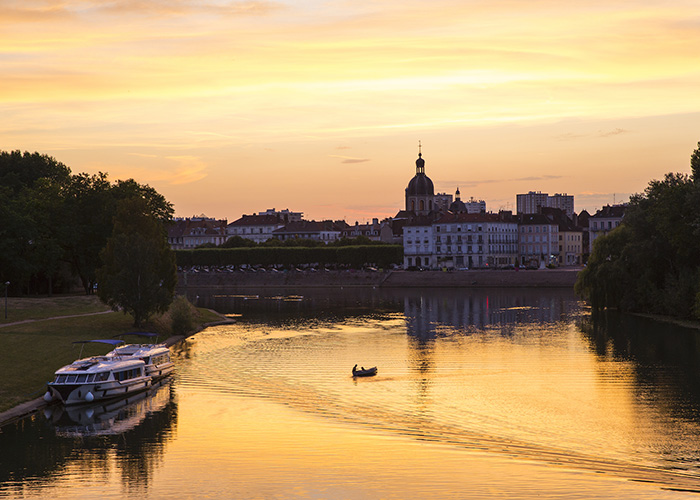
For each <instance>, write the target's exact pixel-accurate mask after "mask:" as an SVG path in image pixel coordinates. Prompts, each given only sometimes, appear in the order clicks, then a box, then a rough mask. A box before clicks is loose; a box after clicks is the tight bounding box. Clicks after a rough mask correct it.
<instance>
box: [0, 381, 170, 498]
mask: <svg viewBox="0 0 700 500" xmlns="http://www.w3.org/2000/svg"><path fill="white" fill-rule="evenodd" d="M171 386H172V384H171V383H170V380H165V381H164V382H163V383H162V384H160V385H159V386H158V387H154V388H153V389H152V390H150V391H148V392H144V393H142V394H140V395H135V396H133V397H130V398H128V399H124V400H115V401H112V402H108V403H104V404H103V405H93V406H79V407H75V408H64V407H63V406H62V405H54V406H51V407H49V408H48V409H46V410H45V412H43V413H40V414H37V415H34V416H33V417H31V418H26V419H24V420H21V421H19V422H16V423H14V424H10V425H7V426H4V427H3V428H2V432H1V433H0V450H2V453H1V454H0V493H2V494H8V493H9V494H20V493H21V492H24V493H23V494H22V496H24V494H25V493H31V491H32V490H35V489H36V490H40V489H41V488H42V487H44V486H45V485H46V484H47V482H48V481H51V480H55V479H58V478H62V479H63V480H65V479H67V478H68V477H70V476H75V477H79V476H81V475H88V476H90V475H92V474H98V475H103V474H108V473H109V471H110V470H113V469H114V470H118V471H119V473H120V475H121V478H122V484H123V486H124V488H125V490H127V491H130V492H133V491H136V490H142V489H145V488H147V486H148V482H149V478H150V477H151V475H152V473H153V471H154V470H155V469H156V468H157V467H158V466H159V464H160V462H161V461H162V459H163V456H164V454H165V445H166V443H167V442H168V441H169V440H170V439H171V437H172V435H173V432H174V429H175V427H176V425H177V404H176V402H175V398H174V393H173V392H172V391H171ZM25 490H26V491H25Z"/></svg>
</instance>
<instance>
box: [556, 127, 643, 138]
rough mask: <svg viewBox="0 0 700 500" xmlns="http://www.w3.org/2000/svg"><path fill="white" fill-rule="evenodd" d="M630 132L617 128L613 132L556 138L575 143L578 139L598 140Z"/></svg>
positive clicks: (601, 131)
mask: <svg viewBox="0 0 700 500" xmlns="http://www.w3.org/2000/svg"><path fill="white" fill-rule="evenodd" d="M629 132H630V131H629V130H627V129H624V128H620V127H616V128H614V129H612V130H598V132H596V133H595V134H593V133H589V134H575V133H573V132H566V133H564V134H560V135H557V136H554V138H555V139H556V140H558V141H573V140H577V139H590V138H597V137H612V136H615V135H620V134H628V133H629Z"/></svg>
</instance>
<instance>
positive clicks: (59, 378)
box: [56, 375, 66, 384]
mask: <svg viewBox="0 0 700 500" xmlns="http://www.w3.org/2000/svg"><path fill="white" fill-rule="evenodd" d="M56 383H57V384H65V383H66V376H65V375H57V376H56Z"/></svg>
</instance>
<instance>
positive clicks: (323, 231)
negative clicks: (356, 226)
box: [272, 220, 349, 244]
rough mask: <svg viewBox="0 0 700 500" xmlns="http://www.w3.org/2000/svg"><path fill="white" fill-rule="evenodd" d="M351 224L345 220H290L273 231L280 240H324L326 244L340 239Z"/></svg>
mask: <svg viewBox="0 0 700 500" xmlns="http://www.w3.org/2000/svg"><path fill="white" fill-rule="evenodd" d="M348 228H349V226H348V224H347V223H346V222H345V221H331V220H324V221H320V222H317V221H307V220H301V221H296V222H290V223H289V224H286V225H284V226H283V227H280V228H278V229H275V230H274V231H273V232H272V236H273V237H274V238H277V239H278V240H282V241H287V240H293V239H307V240H316V241H322V242H324V243H326V244H328V243H331V242H333V241H336V240H338V239H340V235H341V234H342V232H343V231H344V230H346V229H348Z"/></svg>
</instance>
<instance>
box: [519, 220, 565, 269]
mask: <svg viewBox="0 0 700 500" xmlns="http://www.w3.org/2000/svg"><path fill="white" fill-rule="evenodd" d="M518 218H519V224H518V245H519V246H520V249H519V258H520V265H523V266H528V267H538V268H539V267H545V266H550V265H556V264H558V263H559V224H558V223H557V222H555V221H553V220H550V219H549V218H548V217H547V216H546V215H544V214H541V213H540V214H519V215H518Z"/></svg>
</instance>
